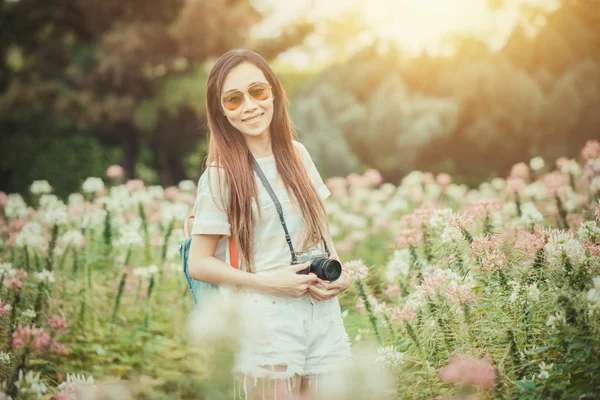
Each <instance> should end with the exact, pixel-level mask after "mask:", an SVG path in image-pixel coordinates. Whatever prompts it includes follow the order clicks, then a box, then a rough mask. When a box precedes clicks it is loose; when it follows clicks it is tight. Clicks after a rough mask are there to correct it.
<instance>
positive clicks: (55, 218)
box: [41, 202, 69, 225]
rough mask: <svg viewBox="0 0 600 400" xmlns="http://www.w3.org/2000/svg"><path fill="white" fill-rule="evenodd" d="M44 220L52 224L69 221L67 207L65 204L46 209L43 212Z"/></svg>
mask: <svg viewBox="0 0 600 400" xmlns="http://www.w3.org/2000/svg"><path fill="white" fill-rule="evenodd" d="M61 204H62V202H61ZM41 216H42V220H43V221H44V222H47V223H48V224H51V225H54V224H55V225H65V224H66V223H67V222H68V221H69V217H68V215H67V207H65V205H64V204H63V205H62V207H61V206H55V207H53V208H51V209H49V210H45V211H43V212H42V213H41Z"/></svg>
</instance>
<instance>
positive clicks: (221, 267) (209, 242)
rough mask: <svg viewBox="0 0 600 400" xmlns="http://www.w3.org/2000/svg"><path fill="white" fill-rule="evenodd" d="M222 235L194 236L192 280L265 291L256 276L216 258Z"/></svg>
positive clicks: (191, 260)
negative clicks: (218, 243)
mask: <svg viewBox="0 0 600 400" xmlns="http://www.w3.org/2000/svg"><path fill="white" fill-rule="evenodd" d="M220 238H221V235H193V236H192V243H191V245H190V255H189V259H188V262H189V271H190V275H191V276H192V278H194V279H196V280H198V281H203V282H207V283H212V284H213V285H217V286H222V285H230V286H234V287H237V288H244V289H250V290H254V291H261V292H262V291H263V290H264V289H265V287H264V282H262V281H261V279H260V277H259V276H257V275H256V274H250V273H248V272H245V271H240V270H238V269H236V268H231V266H230V265H227V263H225V262H223V261H221V260H219V259H218V258H216V257H215V251H216V249H217V242H218V241H219V239H220Z"/></svg>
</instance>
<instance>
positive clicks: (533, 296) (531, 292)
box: [527, 282, 540, 302]
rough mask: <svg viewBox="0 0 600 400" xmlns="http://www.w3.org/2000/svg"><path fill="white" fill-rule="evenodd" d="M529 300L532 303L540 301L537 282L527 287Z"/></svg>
mask: <svg viewBox="0 0 600 400" xmlns="http://www.w3.org/2000/svg"><path fill="white" fill-rule="evenodd" d="M527 300H529V301H531V302H536V301H539V300H540V289H539V288H538V287H537V284H536V283H535V282H533V283H532V284H530V285H528V286H527Z"/></svg>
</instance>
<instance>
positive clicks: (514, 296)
mask: <svg viewBox="0 0 600 400" xmlns="http://www.w3.org/2000/svg"><path fill="white" fill-rule="evenodd" d="M509 283H510V285H511V286H512V292H511V294H510V297H509V298H508V301H510V302H511V303H515V302H516V301H517V300H518V299H519V292H520V291H521V284H520V283H519V282H517V281H510V282H509Z"/></svg>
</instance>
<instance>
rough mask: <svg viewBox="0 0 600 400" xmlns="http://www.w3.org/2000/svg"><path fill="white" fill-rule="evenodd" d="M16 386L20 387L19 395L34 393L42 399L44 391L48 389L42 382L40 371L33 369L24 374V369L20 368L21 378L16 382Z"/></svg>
mask: <svg viewBox="0 0 600 400" xmlns="http://www.w3.org/2000/svg"><path fill="white" fill-rule="evenodd" d="M15 386H16V387H17V388H19V395H25V396H24V397H27V394H32V395H34V396H36V398H38V399H40V398H41V397H42V395H43V394H44V393H46V392H47V391H48V388H47V387H46V385H45V384H44V383H43V382H40V373H39V372H36V373H33V371H31V370H30V371H29V372H27V374H25V375H23V370H22V369H20V370H19V379H18V381H17V382H15Z"/></svg>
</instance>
